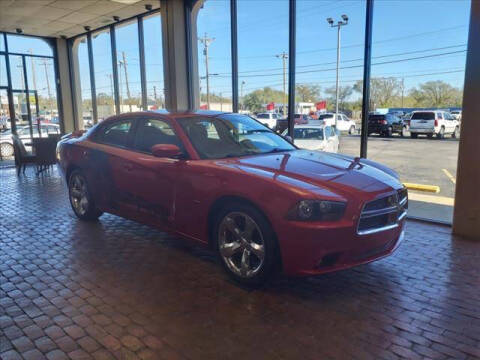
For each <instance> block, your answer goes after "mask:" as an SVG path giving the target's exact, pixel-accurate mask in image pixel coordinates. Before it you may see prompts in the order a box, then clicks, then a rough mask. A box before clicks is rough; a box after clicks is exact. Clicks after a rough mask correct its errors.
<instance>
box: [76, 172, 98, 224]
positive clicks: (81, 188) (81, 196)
mask: <svg viewBox="0 0 480 360" xmlns="http://www.w3.org/2000/svg"><path fill="white" fill-rule="evenodd" d="M68 193H69V198H70V205H71V206H72V210H73V212H74V213H75V215H76V216H77V217H78V218H79V219H81V220H85V221H94V220H97V219H98V218H99V217H100V216H101V215H102V214H103V213H102V212H101V211H100V210H98V209H97V207H96V206H95V201H94V200H93V198H92V196H91V194H90V191H89V189H88V184H87V179H86V178H85V176H84V175H83V174H82V173H81V172H80V171H79V170H74V171H73V172H72V174H71V175H70V179H69V181H68Z"/></svg>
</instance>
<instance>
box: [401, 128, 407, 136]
mask: <svg viewBox="0 0 480 360" xmlns="http://www.w3.org/2000/svg"><path fill="white" fill-rule="evenodd" d="M407 132H408V130H407V127H406V126H403V127H402V130H400V136H401V137H406V136H407Z"/></svg>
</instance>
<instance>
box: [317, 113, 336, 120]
mask: <svg viewBox="0 0 480 360" xmlns="http://www.w3.org/2000/svg"><path fill="white" fill-rule="evenodd" d="M329 118H333V114H323V115H319V116H318V119H319V120H323V119H329Z"/></svg>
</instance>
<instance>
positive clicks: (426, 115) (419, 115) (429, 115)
mask: <svg viewBox="0 0 480 360" xmlns="http://www.w3.org/2000/svg"><path fill="white" fill-rule="evenodd" d="M417 119H419V120H435V113H433V112H416V113H413V115H412V120H417Z"/></svg>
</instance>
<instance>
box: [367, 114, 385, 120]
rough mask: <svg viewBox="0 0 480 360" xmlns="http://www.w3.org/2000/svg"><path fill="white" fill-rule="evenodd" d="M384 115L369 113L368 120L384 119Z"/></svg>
mask: <svg viewBox="0 0 480 360" xmlns="http://www.w3.org/2000/svg"><path fill="white" fill-rule="evenodd" d="M384 119H385V115H369V116H368V120H384Z"/></svg>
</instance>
